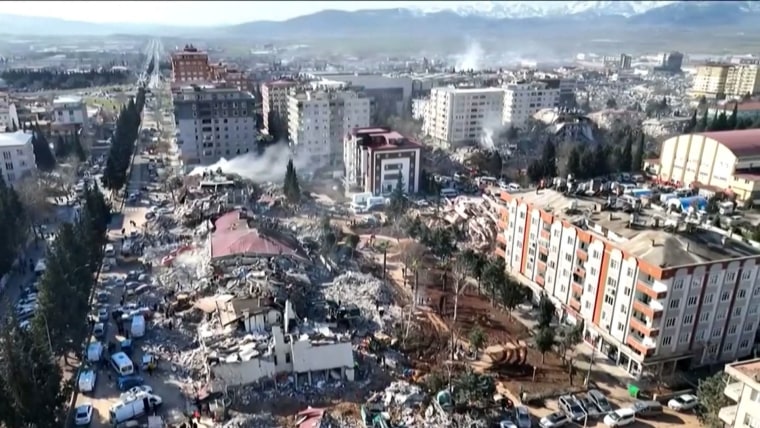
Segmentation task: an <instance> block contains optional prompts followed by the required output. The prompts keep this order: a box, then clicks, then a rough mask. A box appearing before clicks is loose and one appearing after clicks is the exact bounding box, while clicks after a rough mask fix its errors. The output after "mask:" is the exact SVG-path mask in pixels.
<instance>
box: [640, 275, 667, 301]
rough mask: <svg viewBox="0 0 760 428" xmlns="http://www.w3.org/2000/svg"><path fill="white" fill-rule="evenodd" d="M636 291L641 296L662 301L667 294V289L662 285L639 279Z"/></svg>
mask: <svg viewBox="0 0 760 428" xmlns="http://www.w3.org/2000/svg"><path fill="white" fill-rule="evenodd" d="M636 290H637V291H639V292H641V293H643V294H646V295H647V296H649V297H651V298H652V299H662V298H664V297H665V296H666V295H667V293H668V288H667V287H665V286H664V285H663V284H662V283H657V282H648V281H645V280H643V279H641V278H639V279H638V281H636Z"/></svg>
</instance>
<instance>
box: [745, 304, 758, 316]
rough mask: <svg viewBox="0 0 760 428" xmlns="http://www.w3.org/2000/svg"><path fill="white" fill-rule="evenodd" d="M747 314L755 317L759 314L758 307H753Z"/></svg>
mask: <svg viewBox="0 0 760 428" xmlns="http://www.w3.org/2000/svg"><path fill="white" fill-rule="evenodd" d="M747 313H748V314H749V315H755V314H756V313H757V306H755V305H751V306H750V307H749V309H748V310H747Z"/></svg>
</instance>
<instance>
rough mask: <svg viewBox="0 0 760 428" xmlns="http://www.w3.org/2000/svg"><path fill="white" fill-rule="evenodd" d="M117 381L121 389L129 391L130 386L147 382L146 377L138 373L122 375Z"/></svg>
mask: <svg viewBox="0 0 760 428" xmlns="http://www.w3.org/2000/svg"><path fill="white" fill-rule="evenodd" d="M116 383H117V384H118V387H119V391H127V390H129V389H130V388H134V387H136V386H141V385H142V384H144V383H145V379H143V378H142V376H137V375H128V376H120V377H119V379H118V380H117V382H116Z"/></svg>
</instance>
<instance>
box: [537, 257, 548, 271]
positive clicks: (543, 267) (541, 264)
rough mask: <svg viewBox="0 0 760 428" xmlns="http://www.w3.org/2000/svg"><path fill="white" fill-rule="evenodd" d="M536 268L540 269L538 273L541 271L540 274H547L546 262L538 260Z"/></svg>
mask: <svg viewBox="0 0 760 428" xmlns="http://www.w3.org/2000/svg"><path fill="white" fill-rule="evenodd" d="M536 266H537V267H538V271H539V272H540V273H544V272H546V260H541V259H538V260H537V261H536Z"/></svg>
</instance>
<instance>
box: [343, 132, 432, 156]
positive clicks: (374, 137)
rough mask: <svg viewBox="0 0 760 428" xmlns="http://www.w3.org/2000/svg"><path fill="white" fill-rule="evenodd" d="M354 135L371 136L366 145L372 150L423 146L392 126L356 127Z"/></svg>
mask: <svg viewBox="0 0 760 428" xmlns="http://www.w3.org/2000/svg"><path fill="white" fill-rule="evenodd" d="M351 133H352V135H355V136H357V137H360V138H361V137H369V141H370V144H368V145H366V147H368V148H369V149H370V150H373V151H379V150H406V149H417V148H420V147H422V146H421V145H420V144H419V143H417V142H415V141H412V140H411V139H409V138H408V137H405V136H403V135H401V133H399V132H397V131H392V130H391V129H390V128H381V127H375V128H355V129H354V130H353V131H352V132H351Z"/></svg>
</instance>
